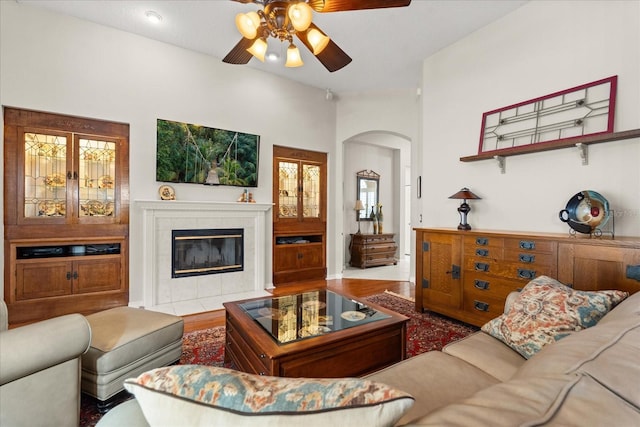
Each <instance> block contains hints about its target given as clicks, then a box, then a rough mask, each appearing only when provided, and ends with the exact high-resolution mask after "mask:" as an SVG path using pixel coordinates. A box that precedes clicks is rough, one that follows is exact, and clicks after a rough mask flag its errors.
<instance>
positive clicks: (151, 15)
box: [145, 10, 162, 24]
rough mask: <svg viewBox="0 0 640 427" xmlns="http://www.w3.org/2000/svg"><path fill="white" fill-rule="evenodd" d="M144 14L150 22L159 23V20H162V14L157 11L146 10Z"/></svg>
mask: <svg viewBox="0 0 640 427" xmlns="http://www.w3.org/2000/svg"><path fill="white" fill-rule="evenodd" d="M145 16H146V17H147V19H148V20H149V21H150V22H152V23H154V24H159V23H160V22H162V16H161V15H160V14H159V13H158V12H155V11H153V10H148V11H147V12H146V13H145Z"/></svg>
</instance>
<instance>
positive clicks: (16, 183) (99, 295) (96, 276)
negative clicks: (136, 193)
mask: <svg viewBox="0 0 640 427" xmlns="http://www.w3.org/2000/svg"><path fill="white" fill-rule="evenodd" d="M128 140H129V126H128V125H126V124H123V123H114V122H107V121H102V120H94V119H87V118H81V117H72V116H63V115H59V114H52V113H43V112H37V111H30V110H22V109H16V108H8V107H5V108H4V180H5V187H6V188H13V189H15V191H10V192H9V191H5V204H4V225H5V292H4V297H5V301H6V302H7V305H8V307H9V321H10V323H26V322H31V321H36V320H40V319H43V318H48V317H53V316H58V315H62V314H67V313H71V312H81V313H85V314H86V313H90V312H93V311H98V310H102V309H105V308H109V307H113V306H118V305H125V304H126V303H127V302H128V259H127V252H128V234H129V200H128V194H129V153H128ZM105 247H117V248H118V249H117V251H113V252H109V253H96V252H91V251H94V250H95V249H96V248H105ZM81 250H83V251H84V252H83V253H80V251H81Z"/></svg>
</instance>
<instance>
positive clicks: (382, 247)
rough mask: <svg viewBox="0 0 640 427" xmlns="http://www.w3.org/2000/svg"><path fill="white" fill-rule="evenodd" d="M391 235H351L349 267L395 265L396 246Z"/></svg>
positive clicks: (396, 260) (396, 261) (396, 259)
mask: <svg viewBox="0 0 640 427" xmlns="http://www.w3.org/2000/svg"><path fill="white" fill-rule="evenodd" d="M393 237H394V234H393V233H385V234H352V235H351V245H350V249H351V262H350V264H351V266H352V267H359V268H367V267H373V266H377V265H390V264H394V265H395V264H397V263H398V258H397V257H396V252H397V250H398V245H396V242H395V241H394V240H393Z"/></svg>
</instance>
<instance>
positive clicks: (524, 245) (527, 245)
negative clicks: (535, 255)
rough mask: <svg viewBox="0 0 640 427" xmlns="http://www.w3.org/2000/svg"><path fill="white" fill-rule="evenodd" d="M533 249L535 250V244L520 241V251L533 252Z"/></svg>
mask: <svg viewBox="0 0 640 427" xmlns="http://www.w3.org/2000/svg"><path fill="white" fill-rule="evenodd" d="M535 248H536V242H531V241H529V240H520V249H529V250H533V249H535Z"/></svg>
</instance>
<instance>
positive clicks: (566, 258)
mask: <svg viewBox="0 0 640 427" xmlns="http://www.w3.org/2000/svg"><path fill="white" fill-rule="evenodd" d="M638 240H640V239H638ZM607 242H610V241H602V242H599V241H597V240H596V241H594V242H593V243H592V244H590V245H583V244H574V243H571V242H563V243H560V245H559V249H558V252H559V261H558V280H560V281H561V282H563V283H567V284H570V285H572V286H573V287H574V288H575V289H585V290H588V289H597V290H603V289H620V290H623V291H627V292H631V293H632V292H636V291H637V290H638V289H640V249H639V248H640V242H638V241H633V240H624V239H620V240H618V238H616V242H617V243H618V244H617V245H610V244H607Z"/></svg>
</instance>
